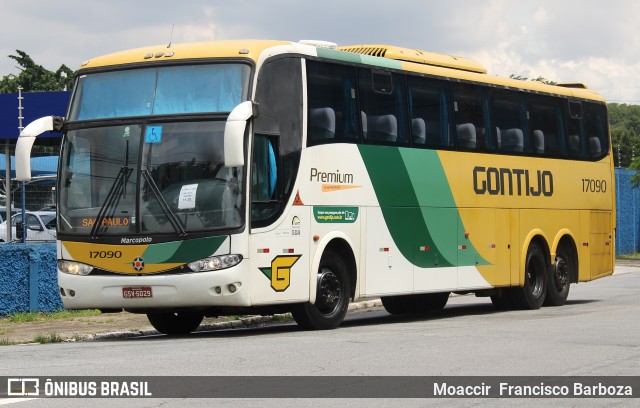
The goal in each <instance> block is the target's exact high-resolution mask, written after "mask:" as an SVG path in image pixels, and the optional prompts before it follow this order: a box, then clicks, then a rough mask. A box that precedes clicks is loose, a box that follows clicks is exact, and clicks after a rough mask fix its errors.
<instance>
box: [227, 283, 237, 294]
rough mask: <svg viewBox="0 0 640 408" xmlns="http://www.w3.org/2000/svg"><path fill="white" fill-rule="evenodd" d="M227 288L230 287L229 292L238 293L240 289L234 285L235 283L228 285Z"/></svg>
mask: <svg viewBox="0 0 640 408" xmlns="http://www.w3.org/2000/svg"><path fill="white" fill-rule="evenodd" d="M227 288H228V289H229V292H231V293H236V290H238V288H236V285H234V284H233V283H232V284H231V285H229V286H227Z"/></svg>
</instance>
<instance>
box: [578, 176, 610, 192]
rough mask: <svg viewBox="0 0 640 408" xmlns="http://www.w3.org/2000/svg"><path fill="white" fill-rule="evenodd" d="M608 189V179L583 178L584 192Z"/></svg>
mask: <svg viewBox="0 0 640 408" xmlns="http://www.w3.org/2000/svg"><path fill="white" fill-rule="evenodd" d="M606 191H607V180H593V179H582V192H583V193H605V192H606Z"/></svg>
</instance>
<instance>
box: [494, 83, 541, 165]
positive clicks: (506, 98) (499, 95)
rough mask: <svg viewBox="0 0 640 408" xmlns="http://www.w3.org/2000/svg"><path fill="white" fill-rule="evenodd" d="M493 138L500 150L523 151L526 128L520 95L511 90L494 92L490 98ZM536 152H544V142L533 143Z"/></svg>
mask: <svg viewBox="0 0 640 408" xmlns="http://www.w3.org/2000/svg"><path fill="white" fill-rule="evenodd" d="M492 109H493V126H494V127H495V132H496V133H495V140H496V145H497V147H498V151H500V152H523V151H524V146H525V142H524V141H525V134H526V129H525V126H524V123H525V121H524V117H523V110H524V107H523V104H522V99H521V97H520V96H519V95H518V94H516V93H513V92H496V93H495V94H494V95H493V99H492ZM534 145H535V151H536V153H542V152H544V143H543V142H541V141H539V140H538V141H537V142H536V143H534Z"/></svg>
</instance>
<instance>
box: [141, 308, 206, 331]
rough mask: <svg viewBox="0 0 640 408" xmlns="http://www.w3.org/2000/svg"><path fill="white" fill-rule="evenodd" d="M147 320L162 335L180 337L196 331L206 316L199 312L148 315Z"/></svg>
mask: <svg viewBox="0 0 640 408" xmlns="http://www.w3.org/2000/svg"><path fill="white" fill-rule="evenodd" d="M147 318H148V319H149V322H150V323H151V325H152V326H153V328H154V329H156V330H157V331H159V332H160V333H162V334H168V335H180V334H189V333H191V332H192V331H195V330H196V329H197V328H198V326H200V323H202V319H203V318H204V315H203V314H202V313H197V312H176V313H170V312H163V313H148V314H147Z"/></svg>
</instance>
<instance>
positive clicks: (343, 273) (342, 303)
mask: <svg viewBox="0 0 640 408" xmlns="http://www.w3.org/2000/svg"><path fill="white" fill-rule="evenodd" d="M317 279H318V285H317V289H316V301H315V303H314V304H311V303H309V302H306V303H302V304H298V305H295V306H294V308H293V309H292V310H291V315H292V316H293V319H294V320H295V321H296V323H298V325H299V326H300V327H302V328H303V329H306V330H328V329H335V328H336V327H338V326H339V325H340V323H342V320H344V316H345V315H346V314H347V309H348V308H349V298H350V293H351V282H350V280H349V275H348V273H347V266H346V264H345V262H344V260H343V259H342V257H341V256H340V255H338V254H337V253H336V252H334V251H332V250H330V249H328V250H327V251H326V252H325V253H324V254H323V255H322V259H321V260H320V267H319V268H318V276H317Z"/></svg>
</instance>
